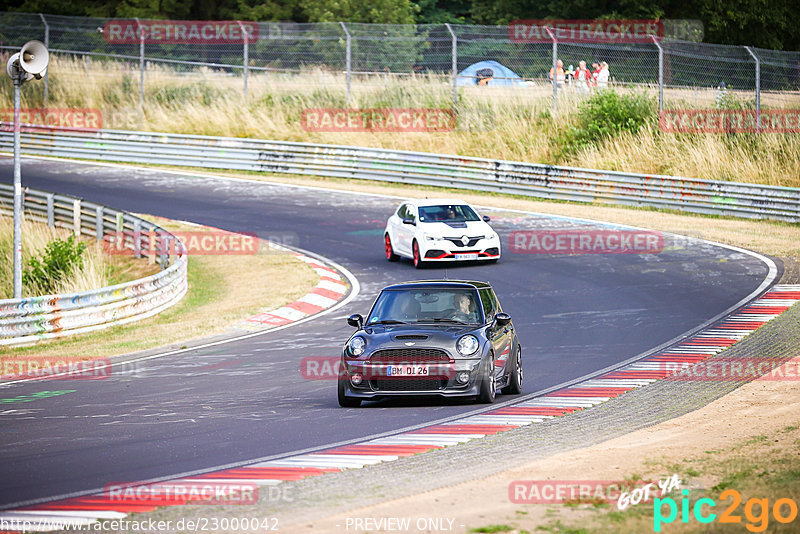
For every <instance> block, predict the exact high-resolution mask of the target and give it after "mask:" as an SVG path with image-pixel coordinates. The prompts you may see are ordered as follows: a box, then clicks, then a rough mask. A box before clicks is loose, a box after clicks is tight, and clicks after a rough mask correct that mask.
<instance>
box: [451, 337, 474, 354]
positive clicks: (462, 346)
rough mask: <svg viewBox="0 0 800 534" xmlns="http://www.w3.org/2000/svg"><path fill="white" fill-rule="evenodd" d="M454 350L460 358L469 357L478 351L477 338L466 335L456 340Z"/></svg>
mask: <svg viewBox="0 0 800 534" xmlns="http://www.w3.org/2000/svg"><path fill="white" fill-rule="evenodd" d="M456 349H457V350H458V352H459V353H460V354H461V355H462V356H469V355H470V354H473V353H474V352H475V351H476V350H478V338H476V337H475V336H473V335H472V334H467V335H466V336H463V337H461V339H459V340H458V342H457V343H456Z"/></svg>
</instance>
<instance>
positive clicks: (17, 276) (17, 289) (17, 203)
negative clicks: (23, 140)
mask: <svg viewBox="0 0 800 534" xmlns="http://www.w3.org/2000/svg"><path fill="white" fill-rule="evenodd" d="M19 70H21V69H19ZM23 76H25V73H24V72H18V73H16V74H15V75H14V76H13V78H14V298H15V299H19V298H22V171H21V169H20V161H19V152H20V148H19V145H20V142H19V135H20V122H19V121H20V117H19V107H20V103H19V88H20V85H22V77H23Z"/></svg>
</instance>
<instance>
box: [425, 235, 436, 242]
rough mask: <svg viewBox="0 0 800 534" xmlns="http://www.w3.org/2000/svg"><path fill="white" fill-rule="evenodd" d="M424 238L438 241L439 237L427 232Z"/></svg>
mask: <svg viewBox="0 0 800 534" xmlns="http://www.w3.org/2000/svg"><path fill="white" fill-rule="evenodd" d="M425 239H427V240H428V241H438V240H439V238H438V237H436V236H435V235H427V234H425Z"/></svg>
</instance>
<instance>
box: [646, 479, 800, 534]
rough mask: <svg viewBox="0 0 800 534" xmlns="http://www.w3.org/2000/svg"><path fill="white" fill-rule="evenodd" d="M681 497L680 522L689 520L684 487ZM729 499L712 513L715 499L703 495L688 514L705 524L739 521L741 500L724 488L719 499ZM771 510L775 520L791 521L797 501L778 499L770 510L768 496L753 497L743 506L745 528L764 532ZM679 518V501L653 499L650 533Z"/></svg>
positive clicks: (794, 514)
mask: <svg viewBox="0 0 800 534" xmlns="http://www.w3.org/2000/svg"><path fill="white" fill-rule="evenodd" d="M681 493H682V494H683V499H681V505H680V507H681V522H682V523H688V522H689V521H690V519H691V518H690V513H689V505H690V503H689V490H683V491H682V492H681ZM729 498H730V499H732V502H731V503H730V504H729V505H728V507H727V508H725V511H724V512H722V513H721V514H720V515H719V519H717V514H715V513H713V512H712V511H711V510H712V509H713V508H715V507H716V506H717V503H716V501H714V499H709V498H708V497H704V498H702V499H697V501H695V503H694V506H692V513H691V515H693V516H694V519H695V521H697V522H698V523H703V524H708V523H713V522H714V520H717V522H718V523H733V524H741V523H742V516H740V515H738V514H736V513H735V512H736V509H737V508H739V505H740V504H741V503H742V496H741V494H740V493H739V492H738V491H737V490H735V489H727V490H725V491H723V492H722V493H720V494H719V499H720V501H725V500H728V499H729ZM665 507H666V508H667V509H668V513H667V515H666V517H665V516H664V508H665ZM770 511H772V516H773V517H774V518H775V521H777V522H778V523H783V524H787V523H791V522H792V521H794V520H795V519H796V518H797V503H796V502H794V501H793V500H792V499H789V498H786V497H784V498H782V499H777V500H776V501H775V502H774V503H773V505H772V508H771V509H770V506H769V499H758V498H755V497H754V498H752V499H748V501H747V502H746V503H745V505H744V516H745V519H746V520H747V521H748V522H747V523H746V524H745V528H747V530H749V531H750V532H764V531H765V530H767V527H768V526H769V515H770ZM677 518H678V504H677V503H676V502H675V499H673V498H672V497H666V498H663V499H654V500H653V532H661V525H666V524H670V523H672V522H674V521H675V520H676V519H677Z"/></svg>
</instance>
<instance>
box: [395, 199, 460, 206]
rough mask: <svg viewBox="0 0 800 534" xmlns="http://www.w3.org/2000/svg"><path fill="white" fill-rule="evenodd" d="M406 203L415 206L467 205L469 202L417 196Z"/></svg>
mask: <svg viewBox="0 0 800 534" xmlns="http://www.w3.org/2000/svg"><path fill="white" fill-rule="evenodd" d="M406 204H411V205H414V206H417V207H420V206H442V205H449V204H458V205H461V204H464V205H467V206H469V202H464V201H463V200H459V199H457V198H417V199H413V200H408V201H406Z"/></svg>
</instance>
